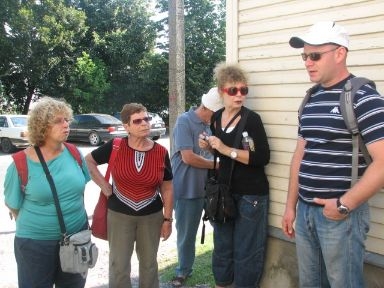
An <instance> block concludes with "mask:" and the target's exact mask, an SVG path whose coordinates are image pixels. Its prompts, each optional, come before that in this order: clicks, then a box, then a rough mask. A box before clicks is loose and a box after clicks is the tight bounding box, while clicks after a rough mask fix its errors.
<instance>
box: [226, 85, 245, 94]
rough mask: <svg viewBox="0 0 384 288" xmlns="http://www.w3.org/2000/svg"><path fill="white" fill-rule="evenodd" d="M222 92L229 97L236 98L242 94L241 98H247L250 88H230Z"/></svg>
mask: <svg viewBox="0 0 384 288" xmlns="http://www.w3.org/2000/svg"><path fill="white" fill-rule="evenodd" d="M222 91H223V92H225V93H227V94H228V95H229V96H236V95H237V92H240V94H241V96H245V95H247V94H248V87H247V86H243V87H240V88H237V87H228V88H224V89H223V90H222Z"/></svg>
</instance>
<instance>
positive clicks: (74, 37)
mask: <svg viewBox="0 0 384 288" xmlns="http://www.w3.org/2000/svg"><path fill="white" fill-rule="evenodd" d="M153 2H154V1H152V0H39V1H36V0H17V1H15V0H2V1H0V21H1V28H0V47H1V52H0V95H1V99H0V110H4V108H2V107H14V110H15V111H16V112H19V113H27V112H28V108H29V105H30V103H31V101H33V100H34V99H35V98H38V97H41V96H42V95H50V96H52V97H62V98H65V99H66V100H67V101H68V102H69V103H70V104H71V105H72V107H73V108H74V110H75V112H76V113H77V112H92V111H93V112H105V113H112V112H114V111H120V110H121V107H122V106H123V104H125V103H128V102H140V103H143V104H144V105H145V106H147V108H148V110H150V111H153V112H162V111H165V110H167V107H168V48H167V47H168V44H167V41H166V40H165V42H164V43H162V45H158V46H156V40H157V39H159V35H160V36H161V35H164V34H166V33H167V26H166V20H167V19H165V20H160V21H158V22H156V21H155V20H153V18H152V17H153V16H154V13H155V11H154V10H153V9H150V7H151V5H152V4H153ZM223 3H224V1H223V0H222V1H221V2H220V3H218V2H217V1H211V0H194V1H193V0H185V37H186V42H185V43H186V52H185V55H186V75H187V77H186V98H187V99H186V100H187V105H195V104H198V103H199V102H200V98H201V95H202V94H203V93H205V92H206V91H207V90H208V89H209V88H210V87H211V85H212V70H213V67H214V66H215V64H216V63H217V62H219V61H222V60H224V55H225V54H224V48H225V44H224V43H225V39H224V36H225V33H224V31H225V26H224V24H225V22H224V14H223V13H224V12H223V11H224V9H223V6H222V5H223ZM167 4H168V1H167V0H158V1H157V5H158V6H157V7H158V8H159V9H160V11H167V9H168V8H167Z"/></svg>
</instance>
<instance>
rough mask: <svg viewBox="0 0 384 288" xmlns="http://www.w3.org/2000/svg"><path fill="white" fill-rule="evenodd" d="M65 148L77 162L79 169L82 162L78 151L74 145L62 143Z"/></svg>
mask: <svg viewBox="0 0 384 288" xmlns="http://www.w3.org/2000/svg"><path fill="white" fill-rule="evenodd" d="M64 145H65V147H67V149H68V150H69V152H70V153H71V154H72V156H73V158H75V160H76V161H77V163H78V164H79V166H80V167H83V161H82V160H81V154H80V151H79V149H77V147H76V145H74V144H72V143H68V142H64Z"/></svg>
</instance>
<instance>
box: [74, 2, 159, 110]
mask: <svg viewBox="0 0 384 288" xmlns="http://www.w3.org/2000/svg"><path fill="white" fill-rule="evenodd" d="M150 2H151V1H150V0H113V1H112V0H79V1H78V3H77V5H80V6H79V7H81V9H83V11H84V12H85V13H86V15H87V25H88V26H89V27H90V29H89V30H88V32H87V36H86V37H85V39H84V40H85V41H86V43H84V44H83V45H84V46H88V47H89V53H90V56H91V57H92V58H98V59H100V60H101V61H102V62H103V63H104V64H105V66H106V69H107V75H108V82H109V83H110V89H109V90H108V91H107V92H106V93H105V97H104V102H103V105H102V106H101V107H100V112H105V113H111V112H114V111H120V110H121V107H122V105H123V104H125V103H127V102H141V103H143V104H144V105H146V106H148V104H149V102H144V101H146V99H148V97H147V95H149V93H148V92H149V88H148V87H147V85H145V84H146V83H144V82H143V80H144V78H145V77H143V76H142V73H143V72H144V71H148V68H147V67H148V66H151V63H150V62H149V61H148V59H151V57H152V55H153V52H154V48H155V43H156V26H155V23H154V22H153V21H152V20H151V19H150V17H151V16H153V12H152V11H151V10H150V9H149V5H150ZM154 59H157V58H156V57H155V58H154ZM152 81H156V78H154V79H152ZM158 90H159V89H158ZM143 95H144V97H143ZM151 100H152V101H150V102H152V103H153V102H155V101H157V99H156V100H155V99H151Z"/></svg>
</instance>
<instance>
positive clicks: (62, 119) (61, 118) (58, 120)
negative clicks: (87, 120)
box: [52, 117, 72, 125]
mask: <svg viewBox="0 0 384 288" xmlns="http://www.w3.org/2000/svg"><path fill="white" fill-rule="evenodd" d="M64 122H67V123H68V124H70V123H71V122H72V119H69V118H64V117H58V118H55V119H53V121H52V123H53V125H58V124H64Z"/></svg>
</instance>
